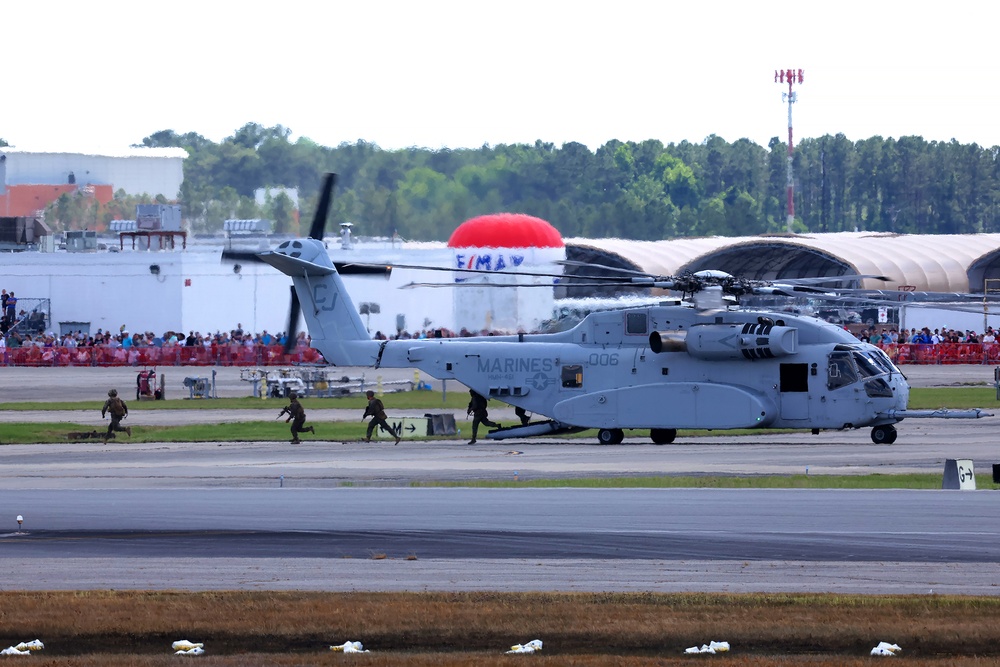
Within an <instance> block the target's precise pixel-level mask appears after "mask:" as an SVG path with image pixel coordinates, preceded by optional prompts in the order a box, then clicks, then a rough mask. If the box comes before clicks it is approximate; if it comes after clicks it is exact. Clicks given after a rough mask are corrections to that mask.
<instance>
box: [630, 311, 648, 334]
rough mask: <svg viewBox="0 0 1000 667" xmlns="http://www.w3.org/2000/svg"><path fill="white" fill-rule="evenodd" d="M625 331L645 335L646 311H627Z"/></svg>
mask: <svg viewBox="0 0 1000 667" xmlns="http://www.w3.org/2000/svg"><path fill="white" fill-rule="evenodd" d="M625 333H627V334H637V335H642V336H645V335H646V334H647V333H649V332H648V331H647V330H646V313H625Z"/></svg>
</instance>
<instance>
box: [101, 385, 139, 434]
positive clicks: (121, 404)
mask: <svg viewBox="0 0 1000 667" xmlns="http://www.w3.org/2000/svg"><path fill="white" fill-rule="evenodd" d="M109 412H110V413H111V423H110V424H108V431H107V433H105V434H104V442H105V444H107V442H108V440H109V439H110V438H111V434H112V432H114V431H125V432H126V433H127V434H128V436H129V437H130V438H131V437H132V427H131V426H122V425H121V421H122V420H123V419H125V417H127V416H128V406H127V405H125V401H123V400H122V399H120V398H118V390H117V389H111V390H109V391H108V400H106V401H104V407H103V408H101V419H104V417H105V416H106V415H107V414H108V413H109Z"/></svg>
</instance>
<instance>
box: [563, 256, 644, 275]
mask: <svg viewBox="0 0 1000 667" xmlns="http://www.w3.org/2000/svg"><path fill="white" fill-rule="evenodd" d="M556 264H561V265H563V266H585V267H587V268H589V269H604V270H606V271H616V272H618V273H626V274H629V275H633V276H649V277H660V276H654V275H653V274H652V273H647V272H646V271H637V270H635V269H626V268H623V267H620V266H610V265H608V264H594V263H592V262H579V261H577V260H573V259H564V260H560V261H558V262H556Z"/></svg>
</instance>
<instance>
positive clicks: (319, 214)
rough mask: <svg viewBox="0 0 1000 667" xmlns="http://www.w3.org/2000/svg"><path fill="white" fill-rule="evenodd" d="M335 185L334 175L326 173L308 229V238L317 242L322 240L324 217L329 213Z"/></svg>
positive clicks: (335, 178) (324, 224) (335, 177)
mask: <svg viewBox="0 0 1000 667" xmlns="http://www.w3.org/2000/svg"><path fill="white" fill-rule="evenodd" d="M336 184H337V175H336V174H334V173H327V174H324V175H323V185H322V186H321V189H320V194H319V203H318V204H317V205H316V215H315V216H314V217H313V223H312V227H310V228H309V238H312V239H316V240H317V241H322V240H323V231H324V230H325V229H326V217H327V215H329V213H330V202H331V201H332V199H333V187H334V186H335V185H336Z"/></svg>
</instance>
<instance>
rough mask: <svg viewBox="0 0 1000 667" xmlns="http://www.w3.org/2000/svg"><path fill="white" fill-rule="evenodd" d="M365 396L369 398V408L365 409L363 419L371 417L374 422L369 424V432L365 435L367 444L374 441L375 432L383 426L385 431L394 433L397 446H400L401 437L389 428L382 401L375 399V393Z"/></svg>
mask: <svg viewBox="0 0 1000 667" xmlns="http://www.w3.org/2000/svg"><path fill="white" fill-rule="evenodd" d="M365 395H366V396H367V397H368V407H367V408H365V414H363V415H361V419H362V420H364V418H365V417H367V416H369V415H371V418H372V420H371V421H370V422H369V423H368V432H367V433H365V442H371V441H372V433H373V432H374V431H375V427H376V426H381V427H382V428H383V429H385V430H386V431H388V432H389V433H392V435H393V437H394V438H396V444H397V445H398V444H399V440H400V437H399V436H398V435H396V432H395V431H393V430H392V427H391V426H389V422H387V421H386V415H385V405H383V404H382V401H380V400H379V399H377V398H375V392H373V391H369V392H366V393H365Z"/></svg>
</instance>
